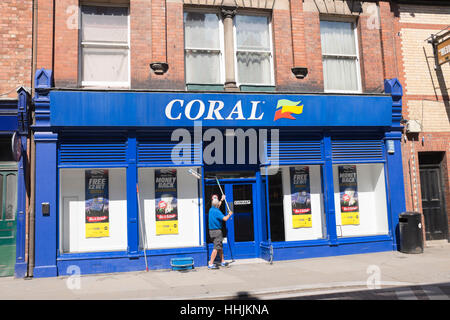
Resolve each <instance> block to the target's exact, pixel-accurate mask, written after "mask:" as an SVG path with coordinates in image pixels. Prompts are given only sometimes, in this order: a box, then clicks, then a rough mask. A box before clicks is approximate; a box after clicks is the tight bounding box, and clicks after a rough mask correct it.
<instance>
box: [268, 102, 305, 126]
mask: <svg viewBox="0 0 450 320" xmlns="http://www.w3.org/2000/svg"><path fill="white" fill-rule="evenodd" d="M300 102H301V101H291V100H287V99H281V100H278V104H277V111H275V117H274V118H273V121H277V120H278V119H292V120H295V117H294V116H293V115H292V114H301V113H303V105H299V104H300Z"/></svg>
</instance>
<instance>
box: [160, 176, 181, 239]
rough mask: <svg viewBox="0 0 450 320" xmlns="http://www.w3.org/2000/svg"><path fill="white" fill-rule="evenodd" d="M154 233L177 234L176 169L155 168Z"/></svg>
mask: <svg viewBox="0 0 450 320" xmlns="http://www.w3.org/2000/svg"><path fill="white" fill-rule="evenodd" d="M155 204H156V208H155V209H156V210H155V214H156V234H157V235H162V234H178V208H177V170H176V169H159V170H158V169H157V170H155Z"/></svg>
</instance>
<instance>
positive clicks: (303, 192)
mask: <svg viewBox="0 0 450 320" xmlns="http://www.w3.org/2000/svg"><path fill="white" fill-rule="evenodd" d="M290 171H291V204H292V227H293V228H294V229H296V228H311V227H312V216H311V191H310V184H309V180H310V179H309V167H294V168H291V169H290Z"/></svg>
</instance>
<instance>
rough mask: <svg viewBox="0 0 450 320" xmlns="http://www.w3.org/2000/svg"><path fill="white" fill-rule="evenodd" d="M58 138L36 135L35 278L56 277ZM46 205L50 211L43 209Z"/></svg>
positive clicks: (51, 135)
mask: <svg viewBox="0 0 450 320" xmlns="http://www.w3.org/2000/svg"><path fill="white" fill-rule="evenodd" d="M57 140H58V135H57V134H54V133H52V132H36V133H35V142H36V209H35V215H36V220H35V221H36V222H35V223H36V224H35V262H34V271H33V276H34V277H37V278H38V277H55V276H57V268H56V255H57V251H56V250H57V233H58V228H57V221H58V219H57V214H58V211H59V210H58V201H57V188H56V186H57V185H58V180H57V164H56V150H57V148H56V142H57ZM46 203H47V204H48V205H49V207H50V212H49V214H48V215H46V214H44V213H43V211H42V207H43V205H44V204H46Z"/></svg>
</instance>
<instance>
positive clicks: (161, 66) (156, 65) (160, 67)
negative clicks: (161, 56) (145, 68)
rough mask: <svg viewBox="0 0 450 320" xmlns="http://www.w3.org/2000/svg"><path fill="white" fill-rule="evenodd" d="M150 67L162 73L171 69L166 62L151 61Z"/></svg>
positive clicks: (156, 72) (159, 73) (155, 71)
mask: <svg viewBox="0 0 450 320" xmlns="http://www.w3.org/2000/svg"><path fill="white" fill-rule="evenodd" d="M150 68H151V69H152V70H153V72H154V73H155V74H158V75H161V74H164V73H166V72H167V70H169V65H168V64H167V63H166V62H153V63H150Z"/></svg>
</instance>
